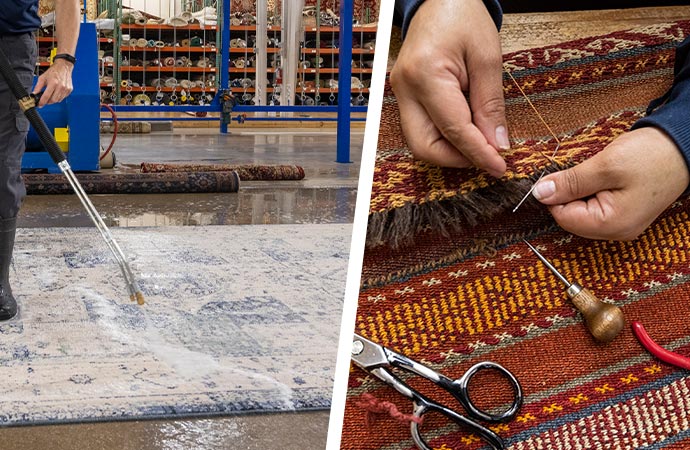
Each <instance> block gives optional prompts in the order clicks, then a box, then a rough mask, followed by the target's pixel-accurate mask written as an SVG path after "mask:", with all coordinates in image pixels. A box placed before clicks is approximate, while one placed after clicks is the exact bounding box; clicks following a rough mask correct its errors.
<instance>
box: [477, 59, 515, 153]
mask: <svg viewBox="0 0 690 450" xmlns="http://www.w3.org/2000/svg"><path fill="white" fill-rule="evenodd" d="M480 58H482V60H480V61H472V62H470V61H468V76H469V83H470V89H469V90H470V107H471V109H472V121H473V122H474V123H475V125H476V126H477V128H479V130H480V131H481V132H482V134H483V135H484V137H485V138H486V140H487V141H488V142H489V144H491V145H492V146H493V147H494V148H496V149H501V150H508V149H509V148H510V141H509V140H508V125H507V122H506V107H505V101H504V99H503V78H502V73H503V72H502V66H501V57H500V53H498V55H497V56H496V57H494V58H492V57H488V56H483V57H480ZM471 63H472V64H471Z"/></svg>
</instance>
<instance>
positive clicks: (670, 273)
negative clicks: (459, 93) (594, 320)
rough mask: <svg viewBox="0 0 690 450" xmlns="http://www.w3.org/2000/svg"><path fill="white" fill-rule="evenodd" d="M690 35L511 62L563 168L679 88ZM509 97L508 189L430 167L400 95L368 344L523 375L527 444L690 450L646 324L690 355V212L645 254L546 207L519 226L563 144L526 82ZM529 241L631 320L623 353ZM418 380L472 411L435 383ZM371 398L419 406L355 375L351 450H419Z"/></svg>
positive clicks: (367, 271) (677, 213)
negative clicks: (557, 217)
mask: <svg viewBox="0 0 690 450" xmlns="http://www.w3.org/2000/svg"><path fill="white" fill-rule="evenodd" d="M689 32H690V22H680V23H675V24H665V25H658V26H650V27H644V28H639V29H636V30H632V31H628V32H620V33H614V34H611V35H607V36H602V37H598V38H590V39H583V40H578V41H574V42H571V43H566V44H560V45H558V46H551V47H546V48H540V49H535V50H531V51H525V52H520V53H515V54H510V55H506V57H505V61H506V65H507V67H508V68H509V70H511V72H512V73H513V75H514V76H515V78H516V79H517V80H518V82H519V83H520V85H521V86H522V87H523V88H525V90H526V93H527V95H528V96H530V98H531V99H532V101H533V102H535V104H536V106H537V108H538V109H539V111H540V112H541V114H542V115H543V116H544V118H545V120H546V121H547V122H548V123H549V124H550V125H551V127H552V128H553V129H554V130H555V132H556V133H557V134H558V136H559V138H560V139H561V141H562V146H561V151H560V152H559V155H558V157H557V162H558V164H559V165H560V166H568V165H571V164H576V163H578V162H580V161H582V160H584V159H585V158H587V157H589V156H591V155H592V154H594V153H596V152H598V151H599V150H601V149H602V148H603V147H604V146H605V145H606V144H607V143H608V142H610V141H611V140H612V139H613V138H614V137H615V136H617V135H619V134H620V133H622V132H624V131H625V130H627V129H628V128H629V126H630V125H631V124H632V123H633V122H634V121H635V119H636V118H637V117H640V115H641V114H642V112H643V110H644V108H645V107H646V105H647V103H648V101H649V100H650V99H652V98H655V97H657V96H658V95H660V94H662V93H663V92H664V91H665V90H666V89H667V88H668V86H669V85H670V83H671V80H672V67H673V59H674V58H673V55H674V53H673V49H674V47H675V45H676V44H677V43H678V42H680V41H681V40H682V39H683V38H684V37H685V36H687V35H688V33H689ZM505 90H506V100H507V107H508V117H509V120H510V121H511V124H510V125H511V132H512V136H511V137H512V141H513V149H512V150H511V151H510V152H509V153H508V154H506V155H505V156H506V159H507V160H508V166H509V172H508V174H507V175H506V176H505V177H504V178H502V179H501V180H493V179H490V178H488V177H485V176H484V175H483V174H480V173H478V172H476V171H473V170H445V169H439V168H436V167H432V166H430V165H427V164H423V163H419V162H415V161H413V160H412V158H411V156H410V155H409V152H407V150H406V148H405V142H404V141H403V140H402V138H401V136H402V133H401V132H400V129H399V121H398V118H397V105H396V103H395V99H394V98H393V97H392V92H391V91H390V89H389V88H388V89H387V90H386V94H385V95H386V98H385V99H384V111H383V117H382V127H381V136H380V139H379V151H378V157H377V165H376V169H375V175H374V185H373V191H372V201H371V210H370V227H369V232H368V234H369V244H370V245H369V247H368V249H367V251H366V253H365V258H364V268H363V274H362V275H363V277H362V288H361V292H360V297H359V307H358V311H357V323H356V330H355V331H356V332H357V333H359V334H361V335H363V336H365V337H367V338H369V339H372V340H374V341H376V342H378V343H380V344H383V345H386V346H388V347H391V348H392V349H394V350H397V351H399V352H401V353H403V354H405V355H406V356H409V357H411V358H414V359H416V360H420V361H423V362H425V363H426V364H428V365H430V366H431V367H432V368H434V369H436V370H438V371H440V372H443V373H444V374H446V375H447V376H449V377H450V378H457V377H459V376H460V375H462V374H463V373H464V371H465V370H467V369H468V368H469V367H470V366H471V365H473V364H475V363H476V362H479V361H483V360H492V361H496V362H498V363H500V364H502V365H504V366H505V367H507V368H508V369H509V370H511V371H512V372H513V373H514V374H515V375H516V376H517V377H518V379H519V380H520V382H521V384H522V387H523V390H524V393H525V403H524V405H523V407H522V408H521V409H520V411H519V413H518V416H517V417H516V418H515V419H514V420H512V421H509V422H507V423H503V424H500V425H498V426H494V427H493V429H494V431H496V432H497V433H498V434H499V435H500V436H501V437H502V438H504V440H505V441H506V444H507V448H509V449H514V450H518V449H519V450H522V449H589V448H601V449H634V448H642V447H644V448H654V449H657V448H675V449H687V448H690V420H689V416H690V378H689V377H688V376H687V375H688V374H687V372H685V371H683V370H680V369H676V368H674V367H673V366H670V365H667V364H665V363H662V362H660V361H659V360H657V359H655V358H653V357H652V356H651V355H650V354H649V353H648V352H647V351H646V350H645V349H644V348H643V347H641V346H640V344H639V343H638V342H637V340H636V339H635V337H634V336H633V334H632V331H631V329H630V326H629V325H630V322H631V321H633V320H638V321H640V322H642V323H643V324H644V325H645V326H646V328H647V330H648V331H649V333H650V335H651V336H652V338H653V339H654V340H656V341H657V342H658V343H659V344H661V345H663V346H665V347H666V348H668V349H669V350H672V351H675V352H678V353H680V354H685V355H688V356H690V326H689V325H688V317H690V283H688V281H690V221H689V219H690V199H687V198H684V199H681V200H680V201H678V202H676V203H674V204H673V205H672V206H671V207H670V208H669V209H668V210H667V211H666V212H665V213H664V214H663V215H662V216H661V217H660V218H659V219H658V220H657V221H656V222H655V223H654V224H653V225H652V226H651V227H650V228H649V229H648V230H647V232H646V233H645V234H643V235H642V236H641V237H640V238H638V239H637V240H635V241H632V242H602V241H591V240H586V239H583V238H579V237H576V236H573V235H570V234H568V233H566V232H564V231H562V230H561V229H560V228H559V227H558V226H557V225H556V224H555V223H554V222H553V220H552V218H551V217H550V215H549V214H548V212H547V210H546V209H545V208H544V207H541V206H540V205H538V204H536V203H534V202H533V203H528V204H526V205H524V206H523V207H522V208H521V209H520V210H519V211H518V212H517V213H515V214H513V213H511V212H510V209H512V207H513V206H514V205H515V204H516V202H517V199H519V198H521V197H522V195H523V193H524V192H525V191H526V189H528V188H529V186H530V183H531V181H530V179H531V178H533V177H534V176H535V174H536V173H538V171H540V170H541V169H542V168H543V167H545V166H546V164H547V161H546V160H545V158H543V157H542V156H541V154H540V153H539V152H538V151H537V150H540V149H545V148H551V149H553V145H552V144H553V142H552V138H551V137H550V136H548V132H547V130H544V129H543V125H541V124H540V122H539V120H538V118H536V117H535V116H534V114H533V113H531V112H529V110H528V108H529V107H528V106H527V104H526V102H525V101H524V99H522V97H521V95H520V94H519V93H518V92H517V90H516V89H515V88H514V87H511V84H510V83H509V82H508V81H506V84H505ZM545 152H547V153H548V150H545ZM509 193H510V195H508V194H509ZM523 238H526V239H528V240H530V241H531V242H532V243H533V244H535V245H537V246H538V247H539V248H540V250H541V252H542V253H543V254H544V255H545V256H546V257H547V258H549V259H550V260H551V261H552V262H553V263H554V265H555V266H556V267H558V268H559V270H561V272H562V273H563V274H564V275H565V276H566V278H568V279H571V280H573V281H580V282H581V283H582V284H584V285H585V286H586V287H588V288H589V289H591V290H592V291H593V292H594V293H596V294H597V295H598V296H599V298H602V299H606V300H608V301H611V302H613V303H615V304H616V305H618V306H620V307H621V309H622V310H623V313H624V315H625V317H626V320H627V326H626V327H625V328H624V330H623V332H622V333H621V334H620V335H619V336H618V337H617V338H616V339H615V340H614V341H613V342H611V343H609V344H599V343H596V342H595V341H594V340H593V339H592V338H591V336H590V335H589V334H588V332H587V330H586V329H585V327H584V325H583V323H582V317H581V315H580V314H579V313H578V312H577V311H576V310H575V309H574V308H573V306H572V303H571V302H570V300H568V299H567V297H566V295H565V292H564V289H563V286H562V285H561V283H560V282H559V281H558V279H556V278H555V277H554V276H553V275H552V274H551V273H550V272H549V271H548V270H547V269H546V268H545V267H544V266H543V265H542V264H541V263H539V262H538V260H537V258H536V257H535V256H534V255H533V254H532V253H531V252H530V250H529V249H528V248H527V247H526V246H525V244H524V243H523V242H522V239H523ZM382 244H386V245H382ZM406 381H408V382H410V384H411V385H412V386H414V387H416V388H418V389H419V390H421V391H422V392H425V393H427V394H429V396H430V397H432V398H435V399H440V400H441V401H443V402H444V403H446V404H447V405H449V406H453V407H454V408H458V409H460V410H462V408H461V407H460V406H459V405H458V404H457V403H456V402H454V401H453V400H452V399H449V398H448V396H447V395H443V394H442V393H441V392H439V391H438V390H436V389H435V388H433V387H431V386H429V385H428V384H424V383H421V384H420V383H419V382H418V380H416V379H415V378H409V379H406ZM496 387H497V386H496V385H494V384H489V385H488V387H487V388H486V389H484V390H483V392H485V393H488V395H491V393H492V392H495V391H494V388H496ZM365 394H370V395H373V396H374V397H375V398H378V399H381V400H387V401H390V402H393V403H394V404H395V405H396V406H397V408H398V409H399V410H400V411H401V412H403V413H409V412H411V410H412V409H411V408H412V407H411V403H410V401H409V400H407V399H406V398H404V397H402V396H401V395H400V394H398V393H397V392H395V391H394V390H393V389H391V388H389V387H387V386H386V385H384V384H383V383H382V382H380V381H379V380H378V379H375V378H373V377H372V376H370V375H367V374H366V373H365V372H363V371H362V370H360V369H357V368H354V367H353V368H352V371H351V374H350V380H349V386H348V400H347V405H346V410H345V422H344V426H343V437H342V445H341V447H342V448H344V449H351V450H368V449H384V448H385V449H412V448H414V444H413V442H412V439H411V437H410V426H409V423H403V422H400V421H398V420H397V419H394V418H392V417H390V416H389V415H387V414H379V415H372V414H371V413H369V412H367V411H365V409H363V408H362V407H361V406H360V404H361V403H362V398H363V396H364V395H365ZM424 429H425V430H427V434H428V435H431V436H432V437H433V438H432V439H431V441H430V444H431V445H432V446H433V447H434V448H438V449H445V450H451V449H452V450H461V449H478V448H483V447H482V443H481V442H480V441H479V439H478V437H477V436H476V435H473V434H472V433H469V432H466V431H457V429H455V428H453V427H447V426H446V424H445V423H441V422H438V421H437V420H436V418H435V417H429V420H428V421H425V423H424Z"/></svg>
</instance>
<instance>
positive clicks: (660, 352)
mask: <svg viewBox="0 0 690 450" xmlns="http://www.w3.org/2000/svg"><path fill="white" fill-rule="evenodd" d="M632 330H633V333H634V334H635V337H636V338H637V340H639V341H640V344H642V346H643V347H644V348H646V349H647V350H648V351H649V353H651V354H652V355H654V356H656V357H657V358H659V359H660V360H662V361H663V362H665V363H668V364H672V365H674V366H676V367H680V368H681V369H686V370H690V358H687V357H685V356H682V355H679V354H678V353H673V352H671V351H669V350H666V349H665V348H664V347H662V346H660V345H659V344H657V343H656V342H654V341H653V340H652V338H650V337H649V335H648V334H647V331H646V330H645V329H644V327H643V326H642V324H641V323H640V322H633V323H632Z"/></svg>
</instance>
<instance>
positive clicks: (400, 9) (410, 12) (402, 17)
mask: <svg viewBox="0 0 690 450" xmlns="http://www.w3.org/2000/svg"><path fill="white" fill-rule="evenodd" d="M460 1H462V0H460ZM422 3H424V0H395V14H394V16H393V22H394V23H395V24H396V25H400V26H401V27H402V33H403V39H404V38H405V35H406V34H407V29H408V28H409V27H410V21H411V20H412V18H413V17H414V15H415V13H416V12H417V9H419V7H420V5H421V4H422ZM484 5H486V9H487V10H488V11H489V14H491V18H492V19H493V21H494V23H495V24H496V29H498V30H500V29H501V24H502V23H503V10H502V9H501V4H500V3H499V2H498V0H484Z"/></svg>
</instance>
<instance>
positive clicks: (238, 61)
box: [232, 58, 244, 69]
mask: <svg viewBox="0 0 690 450" xmlns="http://www.w3.org/2000/svg"><path fill="white" fill-rule="evenodd" d="M232 65H233V66H235V67H236V68H238V69H244V58H237V59H236V60H234V61H233V62H232Z"/></svg>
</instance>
